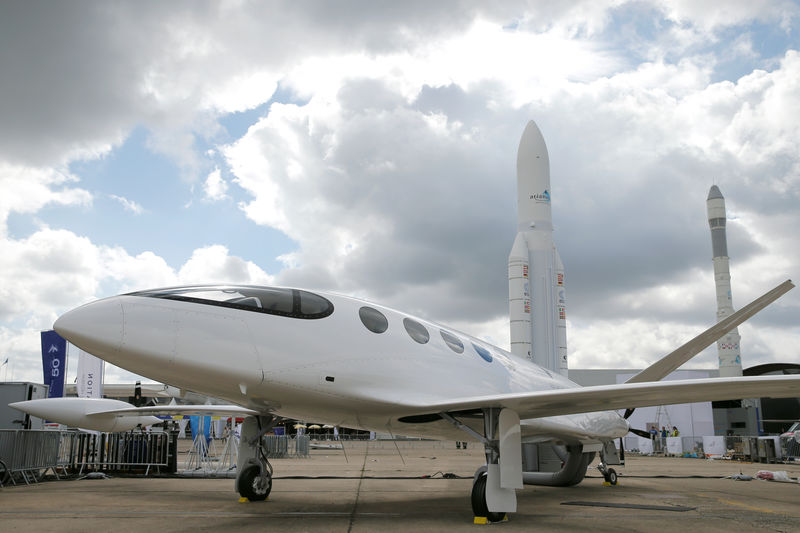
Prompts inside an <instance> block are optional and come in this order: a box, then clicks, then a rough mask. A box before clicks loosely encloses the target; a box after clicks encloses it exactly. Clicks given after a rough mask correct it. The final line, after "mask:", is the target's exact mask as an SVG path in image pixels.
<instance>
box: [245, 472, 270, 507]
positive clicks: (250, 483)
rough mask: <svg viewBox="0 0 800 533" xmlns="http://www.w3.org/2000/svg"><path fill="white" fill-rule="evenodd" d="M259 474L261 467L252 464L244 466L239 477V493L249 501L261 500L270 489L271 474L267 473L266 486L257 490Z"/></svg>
mask: <svg viewBox="0 0 800 533" xmlns="http://www.w3.org/2000/svg"><path fill="white" fill-rule="evenodd" d="M260 474H261V469H260V468H259V467H258V466H256V465H252V466H249V467H247V468H245V470H244V472H242V476H241V478H240V479H239V494H240V495H241V496H242V497H244V498H247V499H248V500H250V501H251V502H263V501H264V500H266V499H267V496H269V493H270V491H271V490H272V476H269V475H268V476H267V486H266V487H265V488H264V489H261V490H258V488H257V483H258V477H259V475H260Z"/></svg>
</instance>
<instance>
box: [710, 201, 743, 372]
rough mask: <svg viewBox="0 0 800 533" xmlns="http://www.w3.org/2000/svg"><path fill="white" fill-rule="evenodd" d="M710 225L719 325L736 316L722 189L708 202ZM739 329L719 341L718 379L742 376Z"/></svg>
mask: <svg viewBox="0 0 800 533" xmlns="http://www.w3.org/2000/svg"><path fill="white" fill-rule="evenodd" d="M706 207H707V210H708V225H709V227H710V228H711V250H712V255H713V261H714V284H715V286H716V290H717V322H719V321H720V320H722V319H724V318H725V317H727V316H729V315H732V314H733V298H732V296H731V268H730V259H728V238H727V236H726V235H725V222H726V219H727V217H726V215H725V198H724V197H723V196H722V192H720V190H719V187H717V186H716V185H712V186H711V190H709V191H708V198H707V199H706ZM739 340H740V337H739V329H738V328H736V329H734V330H732V331H729V332H728V333H727V334H726V335H725V336H724V337H722V338H721V339H720V340H718V341H717V354H718V355H719V376H720V377H723V378H728V377H737V376H741V375H742V357H741V353H740V351H739V350H740V348H739Z"/></svg>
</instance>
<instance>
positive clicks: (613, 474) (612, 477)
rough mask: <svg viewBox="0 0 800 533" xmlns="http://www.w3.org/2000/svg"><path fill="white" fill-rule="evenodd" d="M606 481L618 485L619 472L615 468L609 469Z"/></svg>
mask: <svg viewBox="0 0 800 533" xmlns="http://www.w3.org/2000/svg"><path fill="white" fill-rule="evenodd" d="M606 481H608V482H609V483H611V484H612V485H616V484H617V471H616V470H614V469H613V468H609V469H608V472H607V473H606Z"/></svg>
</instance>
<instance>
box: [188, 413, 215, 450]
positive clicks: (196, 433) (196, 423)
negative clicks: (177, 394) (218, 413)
mask: <svg viewBox="0 0 800 533" xmlns="http://www.w3.org/2000/svg"><path fill="white" fill-rule="evenodd" d="M189 424H190V425H191V430H192V442H195V443H197V445H200V446H202V451H203V456H205V455H206V454H207V453H208V444H209V443H210V442H211V417H210V416H198V415H191V416H189ZM200 437H202V438H200ZM198 439H199V440H198Z"/></svg>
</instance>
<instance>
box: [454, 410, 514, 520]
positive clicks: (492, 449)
mask: <svg viewBox="0 0 800 533" xmlns="http://www.w3.org/2000/svg"><path fill="white" fill-rule="evenodd" d="M439 415H440V416H441V417H442V418H443V419H444V420H446V421H448V422H450V423H451V424H453V425H454V426H456V427H457V428H459V429H461V430H463V431H465V432H467V433H469V434H470V435H472V436H473V437H474V438H476V439H477V440H479V441H481V442H482V443H483V446H484V450H485V452H486V465H485V466H482V467H481V468H479V469H478V471H477V472H476V473H475V481H474V483H473V485H472V497H471V500H472V512H473V513H474V515H475V521H476V522H478V521H483V522H484V523H485V522H500V521H501V520H504V519H505V518H506V514H507V513H513V512H515V511H516V510H517V495H516V489H521V488H522V444H521V434H520V425H519V416H518V415H517V413H516V412H514V411H512V410H511V409H498V408H488V409H483V426H484V434H483V435H481V434H480V433H478V432H477V431H475V430H473V429H472V428H470V427H469V426H466V425H464V424H463V423H462V422H460V421H458V420H456V419H455V418H453V417H452V416H451V415H450V414H448V413H439ZM501 456H502V457H503V462H502V464H501V462H500V457H501Z"/></svg>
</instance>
